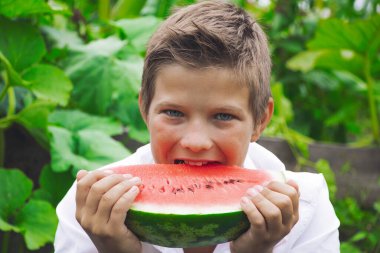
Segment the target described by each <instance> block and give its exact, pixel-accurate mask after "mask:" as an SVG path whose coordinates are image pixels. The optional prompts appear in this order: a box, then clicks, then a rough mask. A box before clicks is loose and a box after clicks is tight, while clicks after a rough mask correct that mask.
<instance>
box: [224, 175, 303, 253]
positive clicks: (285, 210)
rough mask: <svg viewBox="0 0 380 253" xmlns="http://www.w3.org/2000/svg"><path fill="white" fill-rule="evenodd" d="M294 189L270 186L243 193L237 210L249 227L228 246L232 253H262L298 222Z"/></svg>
mask: <svg viewBox="0 0 380 253" xmlns="http://www.w3.org/2000/svg"><path fill="white" fill-rule="evenodd" d="M298 204H299V191H298V185H297V184H296V183H295V182H294V181H292V180H289V181H288V182H287V183H279V182H271V183H270V184H268V185H267V186H265V187H261V186H256V187H254V188H251V189H249V190H248V191H247V196H245V197H243V198H242V201H241V206H242V209H243V211H244V212H245V213H246V215H247V216H248V219H249V221H250V223H251V227H250V228H249V230H248V231H247V232H246V233H244V234H243V235H241V236H240V237H239V238H237V239H236V240H235V241H233V242H231V246H230V247H231V252H232V253H254V252H260V253H266V252H272V250H273V247H274V246H275V245H276V244H277V243H278V242H279V241H281V239H282V238H284V237H285V236H286V235H287V234H288V233H289V232H290V230H291V229H292V228H293V226H294V225H295V224H296V223H297V221H298Z"/></svg>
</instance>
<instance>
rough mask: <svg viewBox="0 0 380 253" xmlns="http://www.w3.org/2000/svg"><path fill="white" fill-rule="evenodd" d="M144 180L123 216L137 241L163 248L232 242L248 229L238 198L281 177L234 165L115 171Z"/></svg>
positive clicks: (154, 166) (137, 167) (156, 166)
mask: <svg viewBox="0 0 380 253" xmlns="http://www.w3.org/2000/svg"><path fill="white" fill-rule="evenodd" d="M114 171H115V172H116V173H123V174H128V173H129V174H132V175H134V176H138V177H140V178H141V180H142V185H141V186H140V194H139V195H138V196H137V198H136V200H135V202H134V204H133V205H132V208H131V209H130V210H129V211H128V214H127V218H126V222H125V223H126V225H127V227H128V228H129V229H130V230H131V231H132V232H133V233H134V234H135V235H136V236H137V237H138V238H139V239H140V240H141V241H144V242H149V243H152V244H155V245H161V246H165V247H180V248H189V247H199V246H207V245H215V244H219V243H223V242H227V241H231V240H234V239H236V238H237V237H238V236H239V235H241V234H242V233H244V232H245V231H246V230H247V229H248V228H249V221H248V219H247V217H246V215H245V214H244V212H243V211H242V210H241V207H240V198H241V197H242V196H244V195H245V194H246V191H247V189H248V188H250V187H253V186H254V185H257V184H265V183H268V182H270V181H273V180H277V181H285V177H284V174H283V173H279V172H277V173H275V172H271V171H266V170H248V169H243V168H239V167H234V166H224V165H207V166H200V167H199V166H190V165H185V164H149V165H133V166H125V167H118V168H114Z"/></svg>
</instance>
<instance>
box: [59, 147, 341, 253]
mask: <svg viewBox="0 0 380 253" xmlns="http://www.w3.org/2000/svg"><path fill="white" fill-rule="evenodd" d="M149 163H154V160H153V157H152V153H151V149H150V145H149V144H148V145H145V146H143V147H141V148H139V149H138V150H137V151H136V152H135V153H134V154H132V155H131V156H129V157H127V158H126V159H124V160H121V161H119V162H116V163H113V164H110V165H107V166H105V167H103V168H102V169H105V168H110V167H113V166H117V165H131V164H149ZM244 167H245V168H247V169H258V168H260V169H267V170H274V171H285V166H284V164H283V163H282V162H281V161H280V160H279V159H278V158H277V157H276V156H275V155H274V154H272V153H271V152H270V151H268V150H266V149H265V148H263V147H262V146H260V145H259V144H257V143H251V144H250V147H249V150H248V153H247V156H246V159H245V161H244ZM286 177H287V178H289V179H290V178H291V179H293V180H295V181H296V182H297V183H298V186H299V190H300V203H299V221H298V222H297V224H296V225H295V226H294V227H293V229H292V230H291V231H290V233H289V234H288V235H287V236H285V237H284V238H283V239H282V240H281V241H280V242H279V243H278V244H277V245H276V246H275V248H274V250H273V253H290V252H291V253H298V252H299V253H314V252H315V253H317V252H321V253H322V252H323V253H329V252H339V233H338V228H339V220H338V218H337V217H336V215H335V212H334V209H333V207H332V205H331V202H330V200H329V196H328V189H327V185H326V181H325V179H324V177H323V176H322V175H321V174H313V173H306V172H297V173H295V172H291V171H286ZM75 192H76V183H75V182H74V184H73V186H72V187H71V189H70V190H69V191H68V193H67V194H66V196H65V197H64V198H63V199H62V201H61V202H60V203H59V205H58V206H57V215H58V219H59V224H58V228H57V232H56V235H55V242H54V247H55V252H56V253H96V252H98V251H97V250H96V248H95V246H94V244H93V243H92V241H91V240H90V238H89V237H88V235H87V234H86V232H85V231H84V230H83V229H82V227H81V226H80V225H79V223H78V222H77V221H76V219H75ZM142 245H143V253H183V249H179V248H165V247H161V246H157V245H151V244H148V243H142ZM214 253H230V249H229V243H223V244H219V245H217V247H216V249H215V250H214Z"/></svg>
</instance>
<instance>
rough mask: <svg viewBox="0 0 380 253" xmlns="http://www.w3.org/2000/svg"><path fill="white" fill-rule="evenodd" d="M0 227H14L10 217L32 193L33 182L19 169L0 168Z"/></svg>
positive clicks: (5, 228) (7, 228)
mask: <svg viewBox="0 0 380 253" xmlns="http://www.w3.org/2000/svg"><path fill="white" fill-rule="evenodd" d="M0 185H1V187H0V196H1V198H0V229H1V230H5V231H7V230H10V229H13V230H14V229H16V228H15V227H14V226H13V225H11V224H10V223H9V222H10V218H12V217H13V215H14V214H15V213H17V210H19V209H20V208H22V206H23V205H24V203H25V201H26V200H27V198H28V197H29V196H30V194H31V193H32V188H33V182H32V180H30V179H29V178H28V177H27V176H25V175H24V173H22V172H21V171H20V170H16V169H0Z"/></svg>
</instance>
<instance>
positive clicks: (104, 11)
mask: <svg viewBox="0 0 380 253" xmlns="http://www.w3.org/2000/svg"><path fill="white" fill-rule="evenodd" d="M98 15H99V19H100V20H108V19H109V15H110V0H99V6H98Z"/></svg>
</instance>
